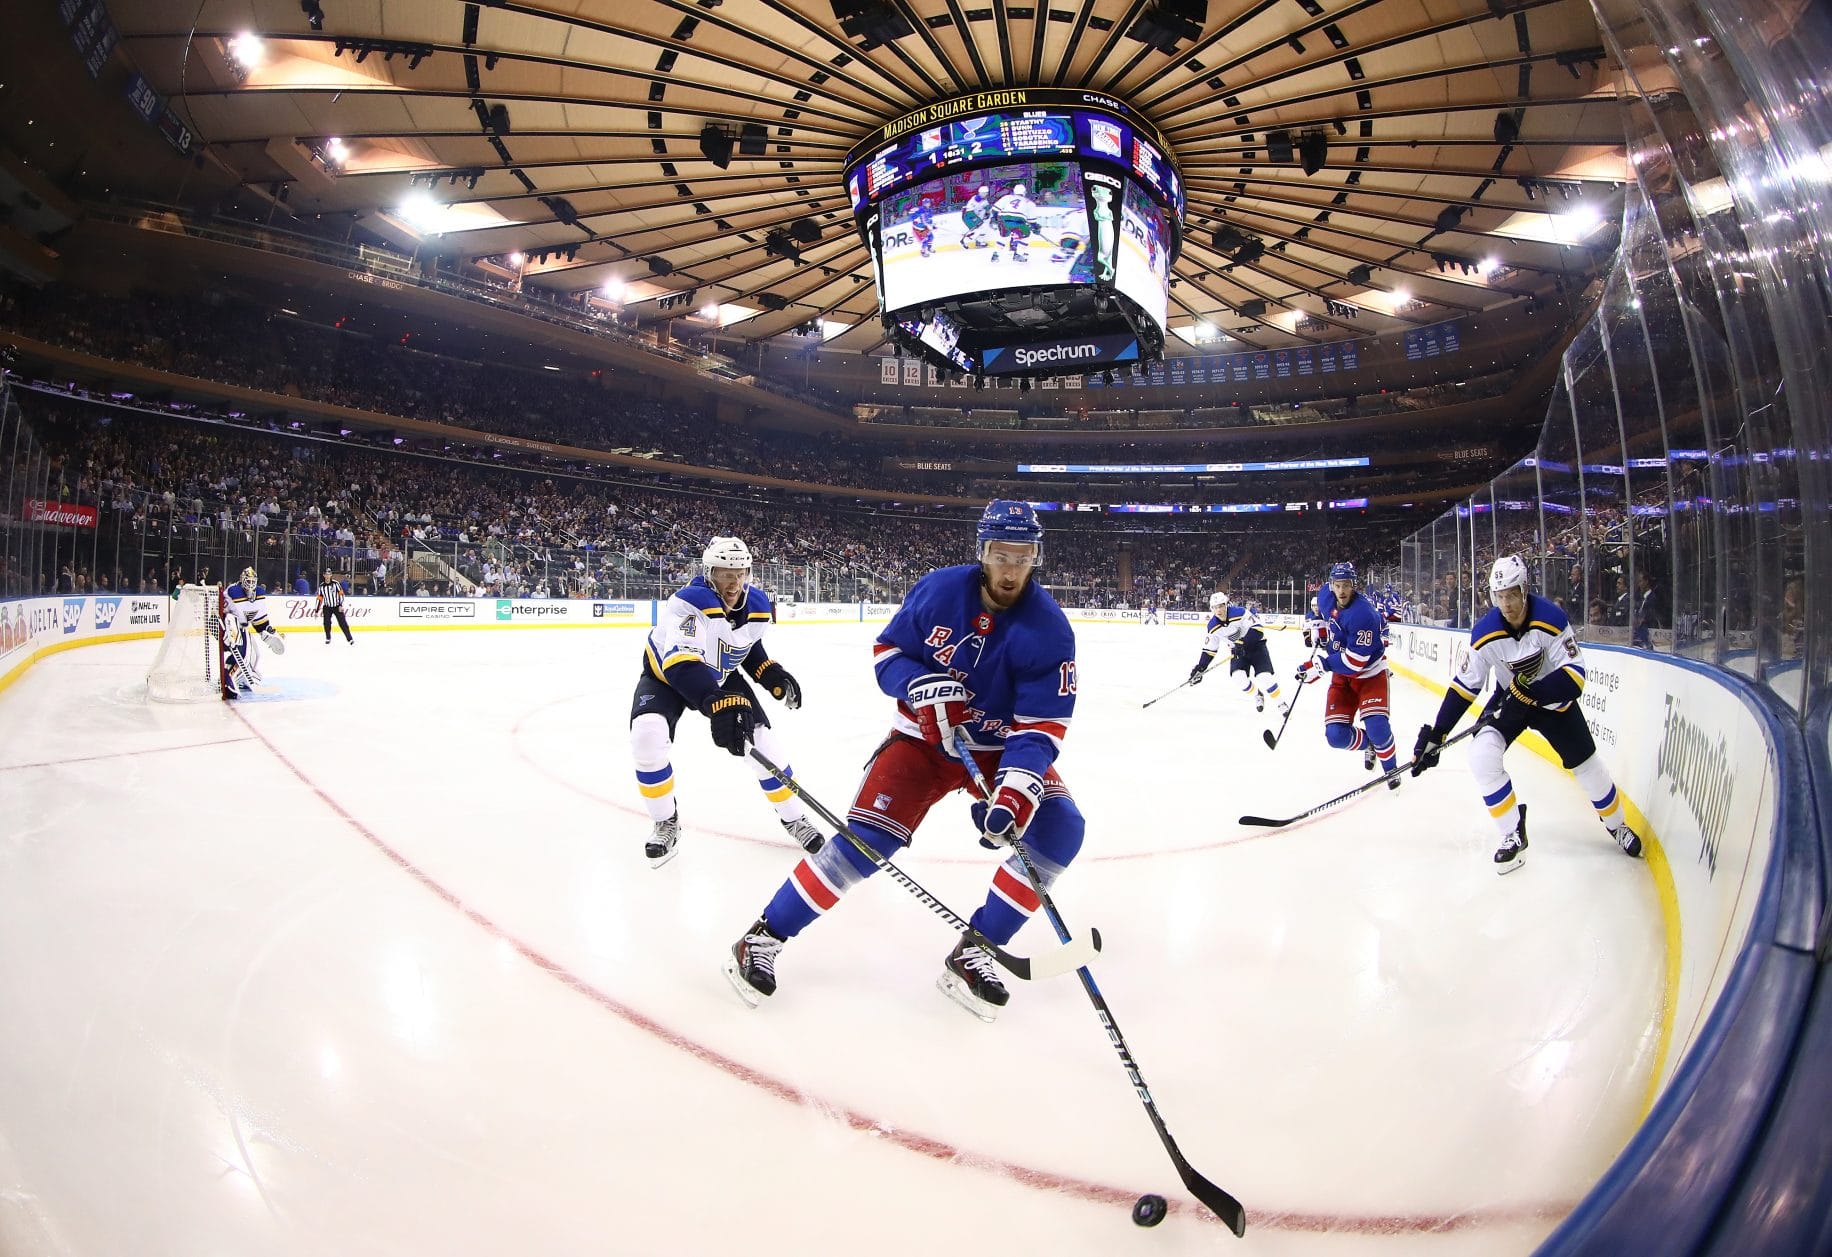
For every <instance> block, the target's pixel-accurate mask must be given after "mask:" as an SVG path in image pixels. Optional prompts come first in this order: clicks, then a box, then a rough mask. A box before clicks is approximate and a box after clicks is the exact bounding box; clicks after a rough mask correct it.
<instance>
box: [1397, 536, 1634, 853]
mask: <svg viewBox="0 0 1832 1257" xmlns="http://www.w3.org/2000/svg"><path fill="white" fill-rule="evenodd" d="M1489 597H1490V599H1491V600H1492V601H1493V602H1494V604H1495V605H1494V608H1493V609H1492V610H1490V611H1489V612H1488V614H1486V615H1484V616H1483V617H1482V618H1481V619H1479V620H1477V621H1476V625H1475V627H1474V628H1472V629H1471V630H1470V632H1469V647H1468V648H1467V649H1466V650H1462V651H1460V652H1459V653H1458V658H1457V673H1456V675H1455V676H1454V677H1452V678H1451V681H1450V690H1449V692H1447V693H1446V694H1445V695H1444V702H1443V705H1442V706H1441V707H1439V708H1438V718H1437V720H1436V721H1435V722H1434V723H1432V724H1428V725H1425V726H1423V727H1421V728H1420V729H1419V736H1418V742H1417V744H1416V745H1415V746H1414V747H1413V750H1412V775H1413V776H1414V777H1416V776H1418V775H1419V774H1420V773H1422V772H1424V771H1425V770H1426V769H1428V768H1430V767H1432V766H1433V765H1434V764H1436V763H1437V762H1438V752H1439V749H1440V748H1441V747H1442V746H1443V744H1444V740H1445V739H1446V738H1447V737H1449V736H1450V732H1451V730H1452V729H1453V728H1455V727H1456V724H1457V721H1458V720H1459V719H1461V718H1462V716H1463V713H1464V712H1466V711H1468V710H1469V707H1470V704H1472V703H1474V702H1475V701H1476V698H1477V696H1478V695H1480V694H1481V693H1482V689H1483V687H1484V686H1485V685H1486V684H1488V678H1489V675H1490V674H1491V673H1493V674H1494V677H1495V697H1494V700H1493V701H1492V702H1491V703H1490V704H1489V706H1488V708H1487V710H1485V711H1484V712H1483V713H1482V718H1481V720H1480V721H1478V722H1477V723H1478V728H1477V731H1476V734H1475V736H1474V737H1472V738H1471V739H1470V744H1469V747H1470V749H1469V768H1470V772H1471V774H1472V775H1473V776H1474V777H1475V778H1476V786H1477V788H1478V789H1480V790H1481V791H1482V802H1483V803H1484V805H1486V806H1487V808H1488V810H1489V815H1490V816H1492V817H1494V818H1495V827H1496V829H1497V830H1498V831H1499V833H1500V834H1501V846H1500V847H1499V848H1498V849H1497V850H1496V852H1495V871H1496V872H1497V873H1512V872H1513V871H1514V870H1515V869H1517V868H1519V867H1520V866H1521V864H1522V863H1523V862H1524V860H1525V858H1526V850H1527V809H1526V806H1525V805H1524V804H1523V803H1521V802H1520V801H1519V800H1518V799H1517V798H1515V796H1514V783H1513V782H1512V781H1511V780H1509V778H1508V773H1507V769H1506V768H1504V767H1502V763H1501V760H1502V756H1503V754H1504V753H1505V752H1506V751H1507V749H1508V748H1509V747H1510V746H1512V745H1514V739H1515V738H1518V737H1519V736H1520V735H1521V734H1522V733H1525V732H1526V731H1527V730H1528V729H1537V730H1538V731H1539V732H1540V733H1541V734H1542V735H1544V737H1545V739H1546V741H1548V742H1550V743H1551V744H1552V749H1553V750H1555V751H1557V752H1558V757H1559V762H1560V763H1561V764H1563V765H1564V766H1565V768H1566V770H1567V771H1568V772H1570V773H1571V775H1572V776H1573V777H1576V778H1577V781H1578V784H1579V785H1580V786H1582V787H1584V794H1585V797H1587V798H1588V799H1589V800H1590V805H1591V806H1592V807H1594V808H1595V809H1596V812H1597V819H1599V820H1601V821H1602V822H1603V824H1604V826H1605V827H1606V828H1607V829H1608V830H1609V834H1610V837H1612V838H1614V839H1615V840H1616V845H1617V846H1619V847H1621V848H1622V850H1623V851H1624V852H1625V853H1627V854H1628V855H1631V856H1638V855H1640V854H1641V838H1640V836H1639V835H1638V834H1636V833H1635V831H1634V830H1633V829H1631V828H1630V827H1629V823H1628V820H1627V818H1626V817H1625V816H1624V815H1623V812H1622V796H1621V795H1620V794H1618V793H1617V792H1616V783H1615V781H1614V780H1612V779H1611V777H1610V775H1609V769H1608V768H1606V767H1605V766H1604V764H1603V757H1602V756H1600V755H1598V754H1597V744H1596V741H1595V740H1594V739H1593V738H1592V737H1591V736H1590V726H1589V724H1587V723H1586V722H1585V720H1584V713H1583V711H1582V710H1581V709H1580V708H1579V706H1578V699H1579V697H1580V696H1582V694H1583V693H1584V656H1583V653H1582V652H1581V651H1579V649H1578V641H1577V637H1576V635H1575V634H1573V633H1572V631H1571V621H1570V620H1569V619H1567V618H1566V616H1565V613H1564V612H1563V611H1561V610H1559V607H1558V604H1557V603H1555V602H1552V601H1551V600H1550V599H1547V598H1542V597H1540V596H1539V595H1538V594H1531V593H1528V592H1527V565H1526V564H1525V563H1522V562H1521V561H1520V560H1519V559H1518V558H1516V557H1515V556H1514V555H1511V554H1504V555H1502V556H1501V557H1500V558H1499V559H1496V560H1495V566H1494V568H1493V569H1492V570H1491V571H1490V572H1489Z"/></svg>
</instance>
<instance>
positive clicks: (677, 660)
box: [630, 537, 826, 868]
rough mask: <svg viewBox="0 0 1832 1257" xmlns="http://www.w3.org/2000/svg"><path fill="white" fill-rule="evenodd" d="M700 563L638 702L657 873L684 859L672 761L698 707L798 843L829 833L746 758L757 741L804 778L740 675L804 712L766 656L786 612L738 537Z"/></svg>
mask: <svg viewBox="0 0 1832 1257" xmlns="http://www.w3.org/2000/svg"><path fill="white" fill-rule="evenodd" d="M700 562H701V565H702V566H703V568H704V573H703V574H702V575H700V576H696V577H694V578H693V580H692V581H690V582H689V583H688V584H686V585H685V586H683V587H682V588H680V589H677V590H675V592H674V594H673V596H672V597H670V598H669V599H668V601H667V602H666V603H664V604H663V605H662V608H661V610H660V612H659V613H658V615H657V617H656V623H655V627H654V628H653V629H651V630H649V640H648V644H647V647H646V649H645V650H644V652H643V673H642V677H641V679H639V680H638V681H637V682H636V694H635V696H634V697H633V698H632V699H631V700H630V752H631V755H632V756H633V757H634V759H635V761H636V788H637V789H638V790H639V791H641V792H642V797H643V804H644V806H645V807H646V808H647V809H648V811H649V819H650V820H652V821H654V822H655V828H654V829H653V831H651V833H650V835H649V841H648V843H647V844H646V845H645V846H644V848H643V852H644V854H645V855H647V856H648V859H649V864H650V866H651V867H652V868H660V867H661V866H662V865H664V864H666V863H667V862H668V861H669V860H672V859H673V858H674V849H675V844H676V843H678V842H679V841H680V836H681V826H680V811H679V809H678V808H677V807H676V806H675V802H674V765H673V763H672V762H671V761H672V758H673V751H674V727H675V725H676V724H677V723H678V722H679V721H680V718H681V715H682V713H683V712H685V711H686V710H687V709H688V708H689V707H692V708H693V709H694V710H695V711H698V712H699V713H700V714H701V715H703V716H705V717H706V718H707V720H708V721H710V722H711V724H712V740H713V742H714V744H715V745H717V746H719V747H720V748H721V749H723V750H727V751H730V752H731V753H732V754H733V755H738V756H743V757H744V759H745V762H746V763H748V764H750V765H751V768H752V771H754V772H755V773H756V774H757V784H758V785H759V786H761V787H763V792H764V794H765V795H766V796H767V797H768V798H769V800H770V802H771V803H772V804H773V805H774V806H775V808H776V815H777V817H778V819H780V820H781V821H782V826H783V828H784V829H786V830H788V831H789V836H790V837H791V838H793V839H795V841H796V842H797V843H799V844H800V846H801V848H802V850H804V851H810V852H812V851H819V850H820V849H821V845H822V844H823V843H824V842H825V841H826V835H824V834H822V833H821V831H820V830H818V829H816V828H815V827H814V826H813V825H812V824H810V823H809V821H808V816H807V813H806V812H804V811H803V810H802V805H801V800H799V799H797V798H796V797H795V796H794V794H793V793H792V792H791V791H790V789H789V787H788V786H787V785H785V784H784V783H783V782H781V781H778V780H777V779H776V777H775V775H774V774H772V773H771V772H770V771H769V770H768V769H766V768H764V767H763V766H762V765H760V764H758V763H757V761H756V760H753V759H751V758H750V757H749V755H748V754H746V752H747V750H748V749H749V746H750V744H751V743H753V742H755V743H756V745H757V749H758V750H759V751H761V752H763V754H765V755H766V756H768V757H769V759H770V761H771V762H772V763H776V764H781V765H782V766H783V771H784V772H788V773H793V771H794V770H793V769H792V768H790V767H789V757H788V752H787V751H786V750H784V749H783V746H782V744H781V743H780V742H778V741H777V739H776V732H775V730H773V729H771V728H770V720H769V717H768V716H766V715H764V713H763V710H762V708H761V707H760V706H759V704H758V702H757V695H756V693H755V692H754V691H753V690H752V689H751V687H750V686H749V685H748V684H747V683H746V682H745V679H744V677H743V676H741V675H739V669H740V668H742V669H743V670H744V672H745V673H747V674H749V676H750V677H751V679H752V680H754V681H756V682H757V684H758V685H761V686H762V687H763V688H764V689H766V690H768V691H769V692H770V696H771V697H772V698H775V699H777V700H778V701H780V702H781V703H782V705H783V706H785V707H787V708H789V709H790V710H794V709H795V708H797V707H800V706H801V698H802V694H801V686H800V685H798V684H797V683H796V680H795V678H794V677H793V676H791V675H789V670H788V669H787V668H785V667H783V666H782V665H781V664H780V663H777V662H776V661H775V660H774V659H772V658H770V656H769V654H768V653H767V652H765V650H764V648H763V630H764V629H765V628H766V627H768V626H769V625H771V624H773V623H775V621H776V613H775V611H774V610H773V609H772V608H771V606H770V599H769V595H767V594H765V593H764V592H763V591H762V590H761V589H758V588H757V587H756V586H755V585H752V584H750V583H749V580H750V575H751V552H750V548H749V547H748V546H746V545H745V544H744V542H742V541H740V540H739V539H738V538H736V537H714V538H713V539H712V542H711V544H709V545H708V546H707V547H706V552H705V554H703V555H702V556H701V559H700Z"/></svg>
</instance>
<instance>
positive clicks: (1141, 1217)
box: [1132, 1192, 1170, 1226]
mask: <svg viewBox="0 0 1832 1257" xmlns="http://www.w3.org/2000/svg"><path fill="white" fill-rule="evenodd" d="M1169 1212H1170V1206H1169V1205H1167V1204H1165V1203H1164V1197H1162V1196H1159V1195H1157V1194H1156V1193H1154V1192H1147V1193H1146V1194H1145V1195H1143V1196H1140V1197H1139V1198H1138V1200H1137V1201H1136V1202H1135V1203H1134V1204H1133V1206H1132V1221H1133V1225H1135V1226H1156V1225H1158V1223H1160V1222H1162V1221H1164V1215H1165V1214H1166V1213H1169Z"/></svg>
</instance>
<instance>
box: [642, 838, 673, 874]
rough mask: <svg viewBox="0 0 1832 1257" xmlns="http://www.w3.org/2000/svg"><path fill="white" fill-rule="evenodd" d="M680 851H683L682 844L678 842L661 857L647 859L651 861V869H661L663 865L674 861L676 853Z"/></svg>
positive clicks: (655, 856)
mask: <svg viewBox="0 0 1832 1257" xmlns="http://www.w3.org/2000/svg"><path fill="white" fill-rule="evenodd" d="M680 849H681V844H680V843H678V842H677V843H675V844H674V845H673V846H672V847H669V848H668V849H667V850H666V851H664V852H662V853H661V854H660V855H652V856H648V857H647V858H648V861H649V867H650V868H652V869H659V868H660V867H661V866H662V865H664V864H666V863H668V861H670V860H672V859H673V858H674V856H675V853H676V852H678V851H679V850H680Z"/></svg>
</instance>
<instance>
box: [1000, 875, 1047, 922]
mask: <svg viewBox="0 0 1832 1257" xmlns="http://www.w3.org/2000/svg"><path fill="white" fill-rule="evenodd" d="M992 885H993V889H995V890H997V891H998V892H999V893H1000V894H1002V895H1004V896H1005V897H1006V898H1007V899H1009V900H1011V901H1012V902H1013V903H1015V904H1017V905H1018V907H1020V908H1022V909H1024V911H1026V912H1035V911H1036V910H1037V909H1039V908H1041V907H1042V906H1043V901H1042V900H1041V899H1039V898H1037V892H1036V891H1035V890H1033V889H1032V888H1031V884H1030V883H1029V882H1028V881H1026V880H1025V879H1024V878H1022V877H1019V876H1017V875H1016V874H1014V873H1013V872H1012V871H1011V870H1010V869H1008V868H1006V867H1005V866H1004V865H1003V864H1001V865H999V871H998V872H996V873H994V874H993V875H992Z"/></svg>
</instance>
